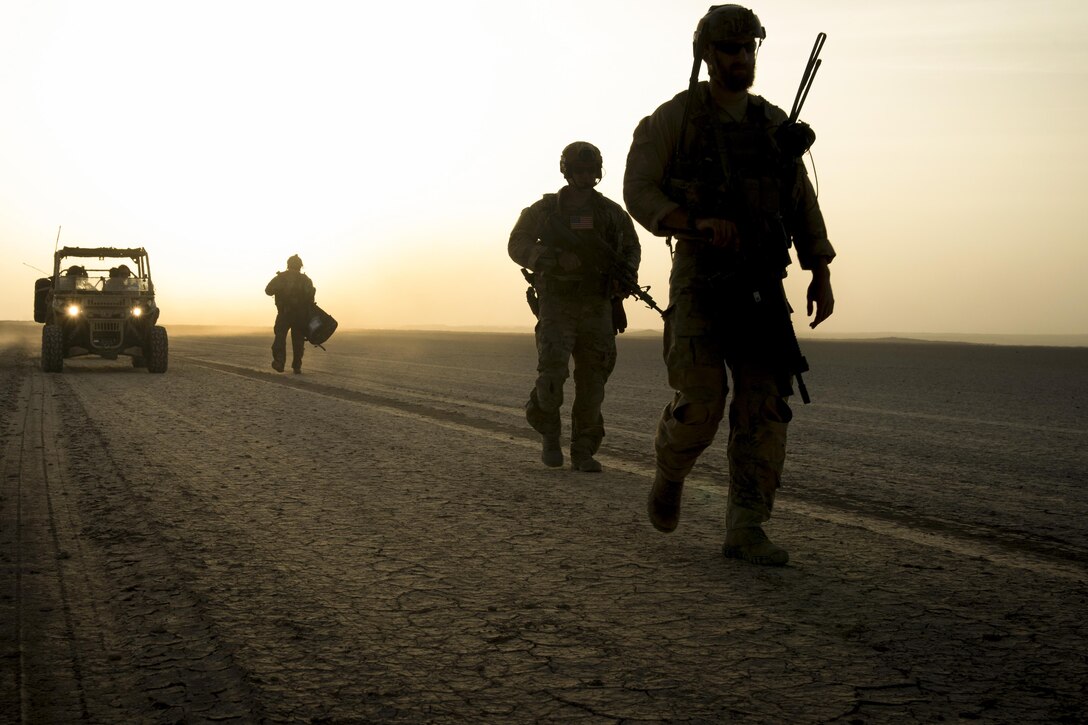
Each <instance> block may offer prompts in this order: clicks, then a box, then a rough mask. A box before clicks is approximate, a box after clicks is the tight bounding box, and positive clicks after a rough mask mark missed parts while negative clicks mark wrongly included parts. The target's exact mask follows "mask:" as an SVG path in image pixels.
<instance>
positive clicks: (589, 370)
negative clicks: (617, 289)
mask: <svg viewBox="0 0 1088 725" xmlns="http://www.w3.org/2000/svg"><path fill="white" fill-rule="evenodd" d="M536 351H537V368H536V369H537V373H538V375H537V379H536V385H535V386H534V387H533V389H532V391H531V392H530V393H529V402H528V403H526V405H525V417H526V419H527V420H528V421H529V424H530V425H531V426H532V427H533V428H534V429H535V430H536V431H537V432H539V433H541V434H543V435H554V436H559V435H560V434H561V433H562V422H561V421H560V417H559V409H560V407H561V406H562V405H563V385H564V383H566V380H567V378H568V377H569V376H570V369H569V362H570V359H571V358H572V357H573V358H574V403H573V405H572V407H571V434H570V451H571V458H574V459H578V458H584V457H588V456H592V455H593V454H594V453H596V452H597V449H598V448H600V446H601V439H603V438H604V416H602V415H601V404H602V403H603V402H604V387H605V383H607V382H608V376H609V375H611V374H612V370H613V369H614V368H615V367H616V333H615V331H614V330H613V327H612V304H611V302H609V300H607V299H605V298H603V297H600V296H596V295H592V296H589V295H587V296H560V295H554V294H541V296H540V319H539V320H538V322H537V324H536Z"/></svg>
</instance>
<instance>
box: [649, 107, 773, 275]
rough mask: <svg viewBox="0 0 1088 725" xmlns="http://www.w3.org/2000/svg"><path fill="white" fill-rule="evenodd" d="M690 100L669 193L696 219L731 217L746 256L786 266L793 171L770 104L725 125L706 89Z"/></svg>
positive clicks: (671, 169) (668, 185)
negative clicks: (776, 133)
mask: <svg viewBox="0 0 1088 725" xmlns="http://www.w3.org/2000/svg"><path fill="white" fill-rule="evenodd" d="M688 102H689V103H691V104H692V106H691V109H690V120H689V126H688V128H687V129H686V130H685V144H684V146H685V148H683V149H681V150H680V153H679V154H678V157H677V158H674V159H673V162H672V166H671V168H670V173H669V178H668V180H667V183H666V188H665V192H666V194H667V195H668V196H669V198H670V199H672V200H673V201H675V202H676V203H677V204H680V206H681V207H683V208H684V209H687V210H688V211H689V212H690V213H692V214H694V215H695V216H699V217H718V218H721V219H729V220H730V221H732V222H733V223H734V224H736V225H737V228H738V230H739V232H740V240H741V247H742V251H743V253H744V254H745V255H746V256H748V257H749V258H750V259H752V260H753V261H756V259H757V258H758V261H759V262H760V263H761V264H762V265H767V266H775V267H785V266H786V265H788V264H789V263H790V259H789V252H788V251H787V250H788V248H789V236H788V234H787V233H786V228H785V225H784V223H783V209H784V203H783V199H787V200H788V199H789V195H790V186H791V185H792V183H793V178H794V177H793V173H794V171H793V163H792V162H791V160H790V159H788V158H787V157H786V156H785V155H784V154H783V153H782V152H781V151H780V150H779V148H778V145H777V144H776V143H775V141H774V138H773V137H772V135H771V132H770V122H769V119H768V118H767V114H766V109H765V106H764V105H763V104H756V103H752V102H749V104H748V109H747V111H746V113H745V118H744V119H743V120H742V121H738V122H725V123H723V122H722V121H720V120H719V119H718V116H717V112H716V110H715V109H714V105H713V101H712V99H711V98H710V92H709V89H708V88H706V87H705V86H701V87H698V88H697V89H696V91H695V93H694V94H693V97H691V98H690V99H689V101H688Z"/></svg>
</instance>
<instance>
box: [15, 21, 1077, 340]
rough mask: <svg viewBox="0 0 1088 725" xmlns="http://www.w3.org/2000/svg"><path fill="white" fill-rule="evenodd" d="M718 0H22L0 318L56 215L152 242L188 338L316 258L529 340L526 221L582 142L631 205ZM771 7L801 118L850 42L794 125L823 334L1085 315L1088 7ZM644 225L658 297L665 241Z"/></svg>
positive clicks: (126, 240)
mask: <svg viewBox="0 0 1088 725" xmlns="http://www.w3.org/2000/svg"><path fill="white" fill-rule="evenodd" d="M708 5H709V3H708V2H707V0H699V1H698V2H696V1H695V0H657V1H653V2H651V1H650V0H551V1H550V2H547V3H540V2H532V3H530V2H522V1H521V0H476V1H473V0H460V1H459V2H456V3H451V2H433V1H431V0H417V1H416V2H410V3H409V2H405V3H399V2H388V3H362V2H346V1H344V2H305V3H304V2H292V3H287V2H269V1H267V0H262V1H261V2H256V1H248V0H247V1H238V2H231V1H229V0H215V1H214V2H202V1H194V0H186V2H173V3H169V2H153V3H152V2H142V1H140V2H136V1H133V2H111V1H98V2H55V1H50V0H44V1H43V0H0V99H2V104H3V105H2V112H0V246H2V248H3V250H4V251H5V255H4V256H5V259H6V261H7V264H6V265H5V268H4V271H3V273H2V280H3V283H2V284H0V319H7V320H27V319H30V318H31V316H32V303H33V297H32V295H33V282H34V279H35V278H37V277H38V276H40V275H39V273H38V272H37V271H35V270H34V269H31V268H30V267H29V266H26V265H31V266H34V267H38V268H41V269H50V268H51V265H52V252H53V242H54V238H55V235H56V232H57V228H58V227H62V231H61V244H62V245H69V246H77V245H86V246H91V245H94V246H98V245H114V246H145V247H147V249H148V250H149V252H150V254H151V264H152V271H153V273H154V276H155V281H156V287H157V290H158V297H159V305H160V307H162V308H163V316H162V318H161V320H162V323H163V324H165V325H167V326H168V327H169V325H170V324H172V323H217V324H242V325H269V326H271V322H272V319H273V317H274V314H275V310H274V307H273V304H272V301H271V299H270V298H267V297H265V296H264V293H263V290H264V285H265V284H266V283H267V281H268V280H269V279H270V278H271V277H272V275H273V274H274V273H275V272H276V271H277V270H281V269H283V268H284V262H285V260H286V258H287V257H288V256H289V255H291V254H294V253H298V254H300V255H301V256H302V258H303V260H304V261H305V264H306V267H305V271H306V272H307V273H309V274H310V276H311V277H312V278H313V279H314V282H315V283H316V285H317V290H318V293H317V300H318V303H319V304H321V305H322V306H323V307H324V308H325V309H327V310H329V311H330V312H331V313H332V314H333V315H335V316H336V317H337V318H338V319H339V320H340V323H341V325H342V326H345V327H348V328H356V327H367V328H391V327H401V326H409V325H455V326H463V325H475V326H503V327H518V326H520V327H526V328H527V327H528V326H530V324H531V322H532V319H531V314H530V312H529V310H528V308H527V307H526V305H525V303H524V288H525V284H524V282H523V280H522V278H521V275H520V273H519V272H518V267H517V266H516V265H515V264H514V263H513V262H512V261H511V260H510V259H509V257H508V256H507V254H506V242H507V238H508V236H509V233H510V229H511V227H512V226H513V224H514V222H515V221H516V219H517V217H518V214H519V213H520V211H521V210H522V208H524V207H526V206H528V205H529V204H530V203H532V202H533V201H535V200H536V199H537V198H539V197H540V195H541V194H544V193H546V192H550V191H555V190H556V189H557V188H559V187H560V186H562V185H563V183H564V182H563V179H562V177H561V176H560V174H559V168H558V160H559V152H560V151H561V150H562V148H563V146H565V145H566V144H567V143H569V142H570V141H574V140H587V141H591V142H592V143H594V144H596V145H597V146H598V147H600V148H601V150H602V152H603V155H604V160H605V178H604V180H603V182H602V183H601V185H600V187H599V189H600V190H601V191H602V193H604V194H605V195H606V196H608V197H610V198H612V199H614V200H616V201H619V202H621V203H622V193H621V184H622V179H623V164H624V159H625V156H626V153H627V149H628V146H629V144H630V139H631V132H632V131H633V129H634V127H635V125H636V124H637V123H638V121H639V119H640V118H642V117H643V116H645V115H647V114H649V113H650V112H652V111H653V110H654V109H655V108H656V107H657V106H658V105H660V104H661V103H662V102H664V101H665V100H666V99H668V98H671V97H672V96H673V95H674V94H675V93H677V92H678V91H680V90H682V89H683V88H685V87H686V84H687V77H688V73H689V71H690V67H691V55H690V53H691V35H692V31H693V30H694V27H695V24H696V22H697V21H698V19H699V18H700V17H701V16H702V14H703V13H704V12H705V11H706V9H707V6H708ZM752 7H753V9H754V10H755V11H756V12H757V13H758V15H759V16H760V19H761V20H762V21H763V24H764V25H765V26H766V28H767V34H768V37H767V40H766V42H765V43H764V45H763V48H762V49H761V50H760V54H759V60H758V67H757V78H756V86H755V89H754V90H755V92H757V93H760V94H761V95H764V96H766V97H767V98H769V99H770V100H771V101H772V102H775V103H777V104H778V105H779V106H782V107H784V108H785V109H786V110H788V109H789V107H790V105H791V104H792V102H793V97H794V94H795V93H796V89H797V84H798V82H799V80H800V76H801V72H802V70H803V67H804V63H805V61H806V59H807V58H808V54H809V51H810V49H811V47H812V43H813V41H814V39H815V36H816V33H817V32H819V31H823V32H826V33H827V35H828V40H827V44H826V46H825V48H824V51H823V54H822V56H821V57H822V58H823V66H822V68H821V69H820V72H819V74H818V75H817V77H816V81H815V84H814V86H813V89H812V91H811V93H810V95H809V99H808V102H807V104H806V106H805V108H804V112H803V113H802V118H803V120H806V121H808V122H809V123H810V124H811V125H812V126H813V127H814V129H815V130H816V133H817V141H816V144H815V146H814V147H813V156H814V159H812V160H809V161H808V163H809V168H810V172H811V170H812V168H813V165H814V166H815V172H816V175H817V178H818V181H819V192H820V203H821V205H822V207H823V210H824V215H825V217H826V219H827V223H828V228H829V231H830V236H831V239H832V241H833V243H834V244H835V246H836V249H837V250H838V253H839V258H838V259H837V260H836V261H835V263H834V264H833V266H832V272H833V274H832V279H833V282H834V285H835V292H836V312H835V316H834V317H832V318H831V319H830V320H828V321H827V322H826V323H824V325H823V326H821V327H820V331H821V332H825V331H826V334H829V335H839V334H847V333H855V332H878V331H880V332H970V333H1045V334H1084V333H1086V332H1088V283H1086V280H1085V272H1086V270H1088V231H1086V229H1088V225H1086V224H1085V223H1084V222H1083V221H1082V220H1081V219H1080V218H1079V216H1080V214H1079V213H1077V212H1079V211H1080V209H1081V208H1082V205H1083V203H1084V197H1085V195H1086V194H1085V192H1086V191H1088V183H1086V181H1085V168H1086V165H1088V140H1086V134H1085V132H1084V124H1085V118H1086V111H1088V40H1086V38H1088V3H1085V2H1083V0H1040V1H1038V2H1033V3H1025V2H1023V1H1022V0H1015V1H1013V0H913V1H912V2H880V1H877V2H870V3H861V2H856V1H854V0H849V1H847V0H828V1H821V0H767V1H766V2H762V3H760V4H755V5H753V6H752ZM379 8H380V9H379ZM702 77H703V78H705V77H706V71H705V68H704V70H703V71H702ZM639 231H640V236H641V239H642V243H643V269H642V273H641V277H642V280H643V282H644V283H646V284H650V285H652V290H651V294H653V295H654V296H655V297H656V298H657V299H658V301H659V302H664V301H665V300H666V299H667V283H668V268H669V257H668V251H667V248H666V247H665V246H664V244H663V243H662V240H660V239H658V238H655V237H652V236H650V235H649V234H648V233H645V232H644V231H643V230H642V229H641V227H639ZM791 270H792V273H791V276H790V293H791V297H792V299H793V302H794V306H795V307H796V308H798V309H799V311H801V312H802V313H803V307H804V300H803V295H804V292H803V290H804V284H805V283H806V282H807V279H808V274H807V273H801V272H800V270H799V269H798V268H797V267H796V266H794V267H793V268H791ZM628 308H629V315H630V317H631V325H632V327H633V328H656V329H659V328H660V319H659V318H657V316H656V314H655V313H652V312H650V311H648V310H645V309H644V308H642V307H641V306H640V305H636V304H633V303H629V304H628ZM798 327H799V328H800V327H801V325H800V324H798Z"/></svg>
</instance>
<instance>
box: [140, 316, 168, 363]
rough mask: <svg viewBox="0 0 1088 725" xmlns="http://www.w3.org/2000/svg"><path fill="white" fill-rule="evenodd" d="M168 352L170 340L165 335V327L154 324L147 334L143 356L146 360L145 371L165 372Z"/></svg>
mask: <svg viewBox="0 0 1088 725" xmlns="http://www.w3.org/2000/svg"><path fill="white" fill-rule="evenodd" d="M169 352H170V341H169V339H168V338H167V335H166V328H165V327H163V326H161V325H155V326H154V327H152V328H151V334H150V335H149V336H148V341H147V348H146V349H145V350H144V357H145V359H146V362H147V372H149V373H165V372H166V363H167V358H168V355H169Z"/></svg>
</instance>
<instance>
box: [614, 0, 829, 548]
mask: <svg viewBox="0 0 1088 725" xmlns="http://www.w3.org/2000/svg"><path fill="white" fill-rule="evenodd" d="M765 37H766V32H765V31H764V29H763V26H762V25H761V24H760V22H759V19H758V18H757V17H756V15H755V13H753V12H752V11H751V10H748V9H747V8H744V7H741V6H739V5H717V6H713V7H711V8H710V11H709V12H708V13H707V14H706V15H705V16H704V17H703V18H702V20H700V21H699V25H698V27H697V29H696V33H695V44H694V50H695V58H694V59H693V60H694V64H695V66H694V68H693V72H692V84H691V87H690V88H689V90H688V91H686V92H683V93H680V94H678V95H677V96H676V97H675V98H673V99H672V100H670V101H667V102H666V103H664V104H663V105H662V106H660V107H659V108H658V109H657V110H656V111H654V113H653V114H651V115H650V116H648V117H646V118H644V119H643V120H642V121H641V122H640V123H639V125H638V127H637V128H636V129H635V133H634V139H633V142H632V144H631V149H630V151H629V153H628V157H627V169H626V173H625V176H624V184H623V197H624V201H625V203H626V205H627V209H628V210H629V211H630V212H631V214H632V215H633V216H634V217H635V219H637V220H638V221H639V223H640V224H642V225H643V226H644V227H646V228H647V229H648V230H649V231H650V232H652V233H653V234H656V235H658V236H670V235H671V236H675V237H676V238H677V242H676V249H675V252H674V255H673V262H672V274H671V277H670V280H669V309H668V312H667V313H666V317H665V362H666V365H667V367H668V372H669V384H670V385H671V386H672V388H673V389H674V390H675V391H676V393H675V397H674V398H673V400H672V402H671V403H669V405H667V406H666V407H665V410H664V411H663V412H662V417H661V420H660V422H659V423H658V427H657V433H656V436H655V440H654V446H655V449H656V454H657V472H656V476H655V479H654V484H653V487H652V488H651V490H650V495H649V501H648V504H647V505H648V513H649V518H650V521H651V523H652V524H653V525H654V527H655V528H657V529H658V530H660V531H664V532H669V531H672V530H673V529H675V528H676V526H677V524H678V521H679V515H680V497H681V492H682V490H683V484H684V478H685V477H686V476H687V475H688V473H689V472H690V471H691V468H692V466H693V465H694V464H695V460H696V459H697V458H698V457H699V455H700V454H701V453H702V452H703V451H704V450H705V449H706V448H707V446H709V445H710V443H711V442H712V441H713V439H714V436H715V433H716V432H717V430H718V425H719V423H720V422H721V420H722V418H723V416H724V411H725V399H726V394H727V393H728V391H729V382H728V379H727V376H726V369H727V368H728V370H729V371H730V372H731V373H732V380H733V399H732V401H731V403H730V406H729V445H728V457H729V501H728V506H727V509H726V537H725V543H724V545H723V548H722V552H723V553H724V554H725V556H726V557H728V558H736V559H742V560H745V561H748V562H752V563H755V564H767V565H782V564H785V563H786V562H787V561H788V560H789V555H788V554H787V552H786V551H785V550H784V549H783V548H781V547H779V546H777V545H775V544H774V543H772V542H771V541H770V540H769V539H768V538H767V535H766V533H765V532H764V531H763V528H762V524H763V523H764V522H766V521H767V520H768V519H769V518H770V516H771V508H772V506H773V505H774V498H775V491H776V490H777V489H778V487H779V482H780V478H781V474H782V466H783V462H784V460H785V455H786V426H787V424H788V423H789V421H790V419H791V418H792V412H791V410H790V407H789V405H788V404H787V398H788V396H789V395H791V394H792V392H793V389H792V384H791V379H790V378H791V373H793V372H796V371H798V370H799V369H800V368H797V367H793V368H791V365H795V362H796V361H794V360H790V359H789V358H790V355H789V351H788V349H787V348H788V347H789V346H788V344H785V343H784V342H783V341H784V340H786V339H787V338H786V337H785V336H787V335H788V339H789V340H790V341H793V343H794V344H793V346H792V347H793V349H794V350H796V341H795V338H793V330H792V324H791V323H790V321H789V307H788V303H787V302H786V301H785V296H784V292H783V291H782V281H781V280H782V277H784V276H785V273H786V266H787V265H788V264H789V263H790V258H789V251H788V248H789V245H790V242H791V241H792V243H793V246H794V247H795V249H796V250H797V258H798V261H799V262H800V265H801V268H802V269H805V270H810V271H811V272H812V281H811V283H810V284H809V287H808V293H807V298H808V314H809V315H811V314H812V313H813V307H815V309H816V316H815V318H814V320H813V322H812V323H811V326H812V327H816V326H817V325H818V324H820V323H821V322H823V321H824V320H825V319H827V318H828V317H829V316H830V315H831V313H832V310H833V308H834V297H833V295H832V291H831V277H830V272H829V271H828V264H829V263H830V262H831V260H832V258H833V257H834V256H835V251H834V249H833V248H832V246H831V244H830V242H828V239H827V231H826V229H825V227H824V221H823V216H822V215H821V213H820V209H819V206H818V205H817V203H816V196H815V193H814V191H813V188H812V185H811V184H810V183H809V180H808V177H807V174H806V172H805V168H804V164H803V163H802V162H801V159H800V156H801V154H803V153H804V151H805V150H806V149H807V148H808V144H811V141H812V138H814V136H813V137H811V138H807V143H805V142H804V141H805V140H806V139H805V138H804V135H805V132H806V131H807V126H804V125H803V124H787V123H786V121H787V120H788V117H787V115H786V114H785V113H784V112H783V111H782V110H781V109H779V108H777V107H776V106H773V105H771V104H770V103H768V102H767V101H765V100H764V99H762V98H760V97H759V96H756V95H752V94H749V92H748V89H749V88H750V87H751V85H752V83H753V81H754V78H755V58H756V50H757V49H758V48H759V42H760V41H762V40H763V39H764V38H765ZM703 61H705V62H706V65H707V68H708V71H709V74H710V80H709V82H706V81H702V82H699V81H698V80H697V79H698V70H699V66H700V64H701V62H703ZM685 121H686V124H685ZM798 134H800V136H801V140H802V142H801V143H797V141H798ZM776 308H777V309H779V310H781V313H782V314H781V315H767V314H766V313H767V310H768V309H776ZM796 357H800V354H799V352H798V353H797V355H796ZM803 360H804V359H803V358H800V361H801V362H802V363H803ZM805 369H807V368H805Z"/></svg>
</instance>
